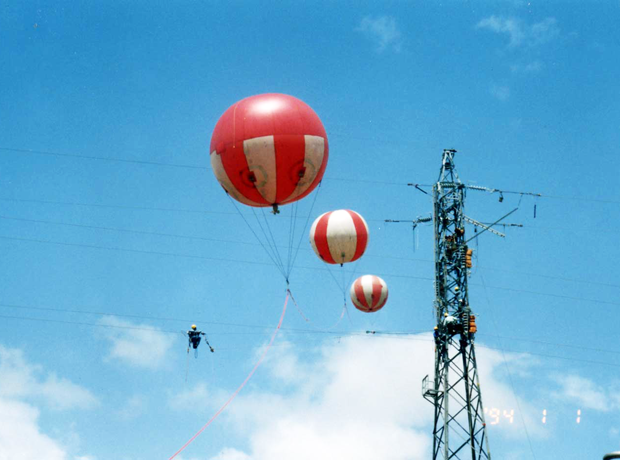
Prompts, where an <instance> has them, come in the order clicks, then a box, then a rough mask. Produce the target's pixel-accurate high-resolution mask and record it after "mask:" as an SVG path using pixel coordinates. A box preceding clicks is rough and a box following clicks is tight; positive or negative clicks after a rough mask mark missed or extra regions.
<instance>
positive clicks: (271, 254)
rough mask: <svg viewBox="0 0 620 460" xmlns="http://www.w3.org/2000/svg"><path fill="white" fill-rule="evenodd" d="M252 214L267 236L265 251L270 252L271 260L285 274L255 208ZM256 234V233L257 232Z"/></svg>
mask: <svg viewBox="0 0 620 460" xmlns="http://www.w3.org/2000/svg"><path fill="white" fill-rule="evenodd" d="M252 215H253V216H254V219H255V220H256V222H257V223H258V228H260V230H261V232H262V233H263V236H264V237H265V245H264V246H263V248H264V249H265V251H267V253H268V254H269V257H270V258H271V260H272V261H273V263H274V265H275V266H276V267H277V269H278V271H279V272H280V274H281V275H282V276H284V272H283V269H282V267H281V265H280V263H279V260H278V258H277V256H276V254H275V251H274V250H273V247H272V246H271V242H270V241H269V238H268V237H267V233H266V232H265V229H264V228H263V226H262V224H261V221H260V219H259V217H258V215H257V214H256V212H255V210H254V208H252ZM248 225H249V223H248ZM255 235H256V233H255ZM256 238H258V236H256ZM259 241H260V242H261V244H262V243H263V240H260V239H259Z"/></svg>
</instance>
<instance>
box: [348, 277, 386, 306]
mask: <svg viewBox="0 0 620 460" xmlns="http://www.w3.org/2000/svg"><path fill="white" fill-rule="evenodd" d="M350 294H351V301H352V302H353V305H355V308H357V309H358V310H360V311H363V312H365V313H373V312H376V311H378V310H381V308H383V306H384V305H385V303H386V302H387V298H388V287H387V284H386V283H385V281H383V280H382V279H381V278H379V277H378V276H375V275H364V276H360V277H359V278H358V279H356V280H355V281H354V282H353V284H352V285H351V292H350Z"/></svg>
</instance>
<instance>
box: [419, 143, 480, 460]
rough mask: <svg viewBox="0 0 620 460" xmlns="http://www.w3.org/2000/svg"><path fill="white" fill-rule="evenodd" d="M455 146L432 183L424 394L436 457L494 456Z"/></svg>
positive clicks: (446, 458)
mask: <svg viewBox="0 0 620 460" xmlns="http://www.w3.org/2000/svg"><path fill="white" fill-rule="evenodd" d="M455 153H456V150H444V152H443V160H442V166H441V172H440V174H439V180H438V181H437V183H436V184H435V185H434V186H433V204H434V216H433V221H434V226H435V293H436V299H435V304H434V307H435V313H436V319H437V328H436V329H435V334H434V336H435V380H434V381H429V379H428V376H427V377H426V378H425V379H424V381H423V386H422V388H423V395H424V397H425V398H426V399H428V400H429V401H430V402H431V403H433V405H434V406H435V422H434V428H433V460H437V459H443V460H448V459H472V460H479V459H490V458H491V454H490V452H489V445H488V439H487V434H486V424H485V421H484V411H483V406H482V398H481V394H480V383H479V379H478V369H477V366H476V354H475V350H474V335H475V332H476V326H475V317H474V316H473V315H472V311H471V309H470V306H469V297H468V289H467V276H468V274H467V272H468V268H469V267H471V252H470V251H468V247H467V244H466V238H465V221H466V220H468V218H467V217H466V216H465V215H464V213H463V211H464V206H465V191H466V189H467V188H468V187H466V186H465V185H464V184H463V183H462V182H461V181H460V179H459V177H458V174H457V172H456V169H455V166H454V154H455Z"/></svg>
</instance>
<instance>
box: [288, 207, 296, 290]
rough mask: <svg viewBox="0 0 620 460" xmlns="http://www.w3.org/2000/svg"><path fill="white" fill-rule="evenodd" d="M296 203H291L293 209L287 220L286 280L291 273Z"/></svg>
mask: <svg viewBox="0 0 620 460" xmlns="http://www.w3.org/2000/svg"><path fill="white" fill-rule="evenodd" d="M296 204H297V201H296V202H295V203H293V207H292V211H291V217H290V219H289V225H288V246H287V248H286V249H287V251H286V252H287V255H286V256H287V258H286V273H287V278H288V274H289V273H290V271H291V257H292V250H293V238H292V235H293V228H294V227H293V221H294V216H295V211H296V210H297V208H296V206H295V205H296Z"/></svg>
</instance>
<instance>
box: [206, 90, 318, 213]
mask: <svg viewBox="0 0 620 460" xmlns="http://www.w3.org/2000/svg"><path fill="white" fill-rule="evenodd" d="M209 152H210V156H211V167H212V168H213V172H214V173H215V176H216V177H217V180H218V181H219V183H220V184H221V185H222V187H224V190H226V191H227V192H228V193H229V194H230V196H232V197H233V198H234V199H236V200H237V201H240V202H241V203H244V204H247V205H249V206H255V207H266V206H274V205H275V206H277V205H280V204H286V203H292V202H294V201H297V200H299V199H301V198H303V197H305V196H306V195H308V194H309V193H310V192H311V191H312V190H314V188H315V187H316V186H317V185H318V183H319V182H320V181H321V179H322V178H323V173H324V172H325V167H326V165H327V158H328V154H329V147H328V144H327V135H326V133H325V128H324V127H323V124H322V123H321V120H320V119H319V117H318V116H317V114H316V113H314V111H313V110H312V109H311V108H310V107H309V106H308V105H307V104H305V103H304V102H302V101H300V100H299V99H296V98H294V97H292V96H287V95H285V94H260V95H257V96H252V97H248V98H246V99H243V100H241V101H239V102H237V103H236V104H234V105H232V106H231V107H230V108H229V109H228V110H226V112H224V114H223V115H222V116H221V117H220V119H219V121H218V122H217V124H216V125H215V129H214V130H213V135H212V137H211V147H210V150H209Z"/></svg>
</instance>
